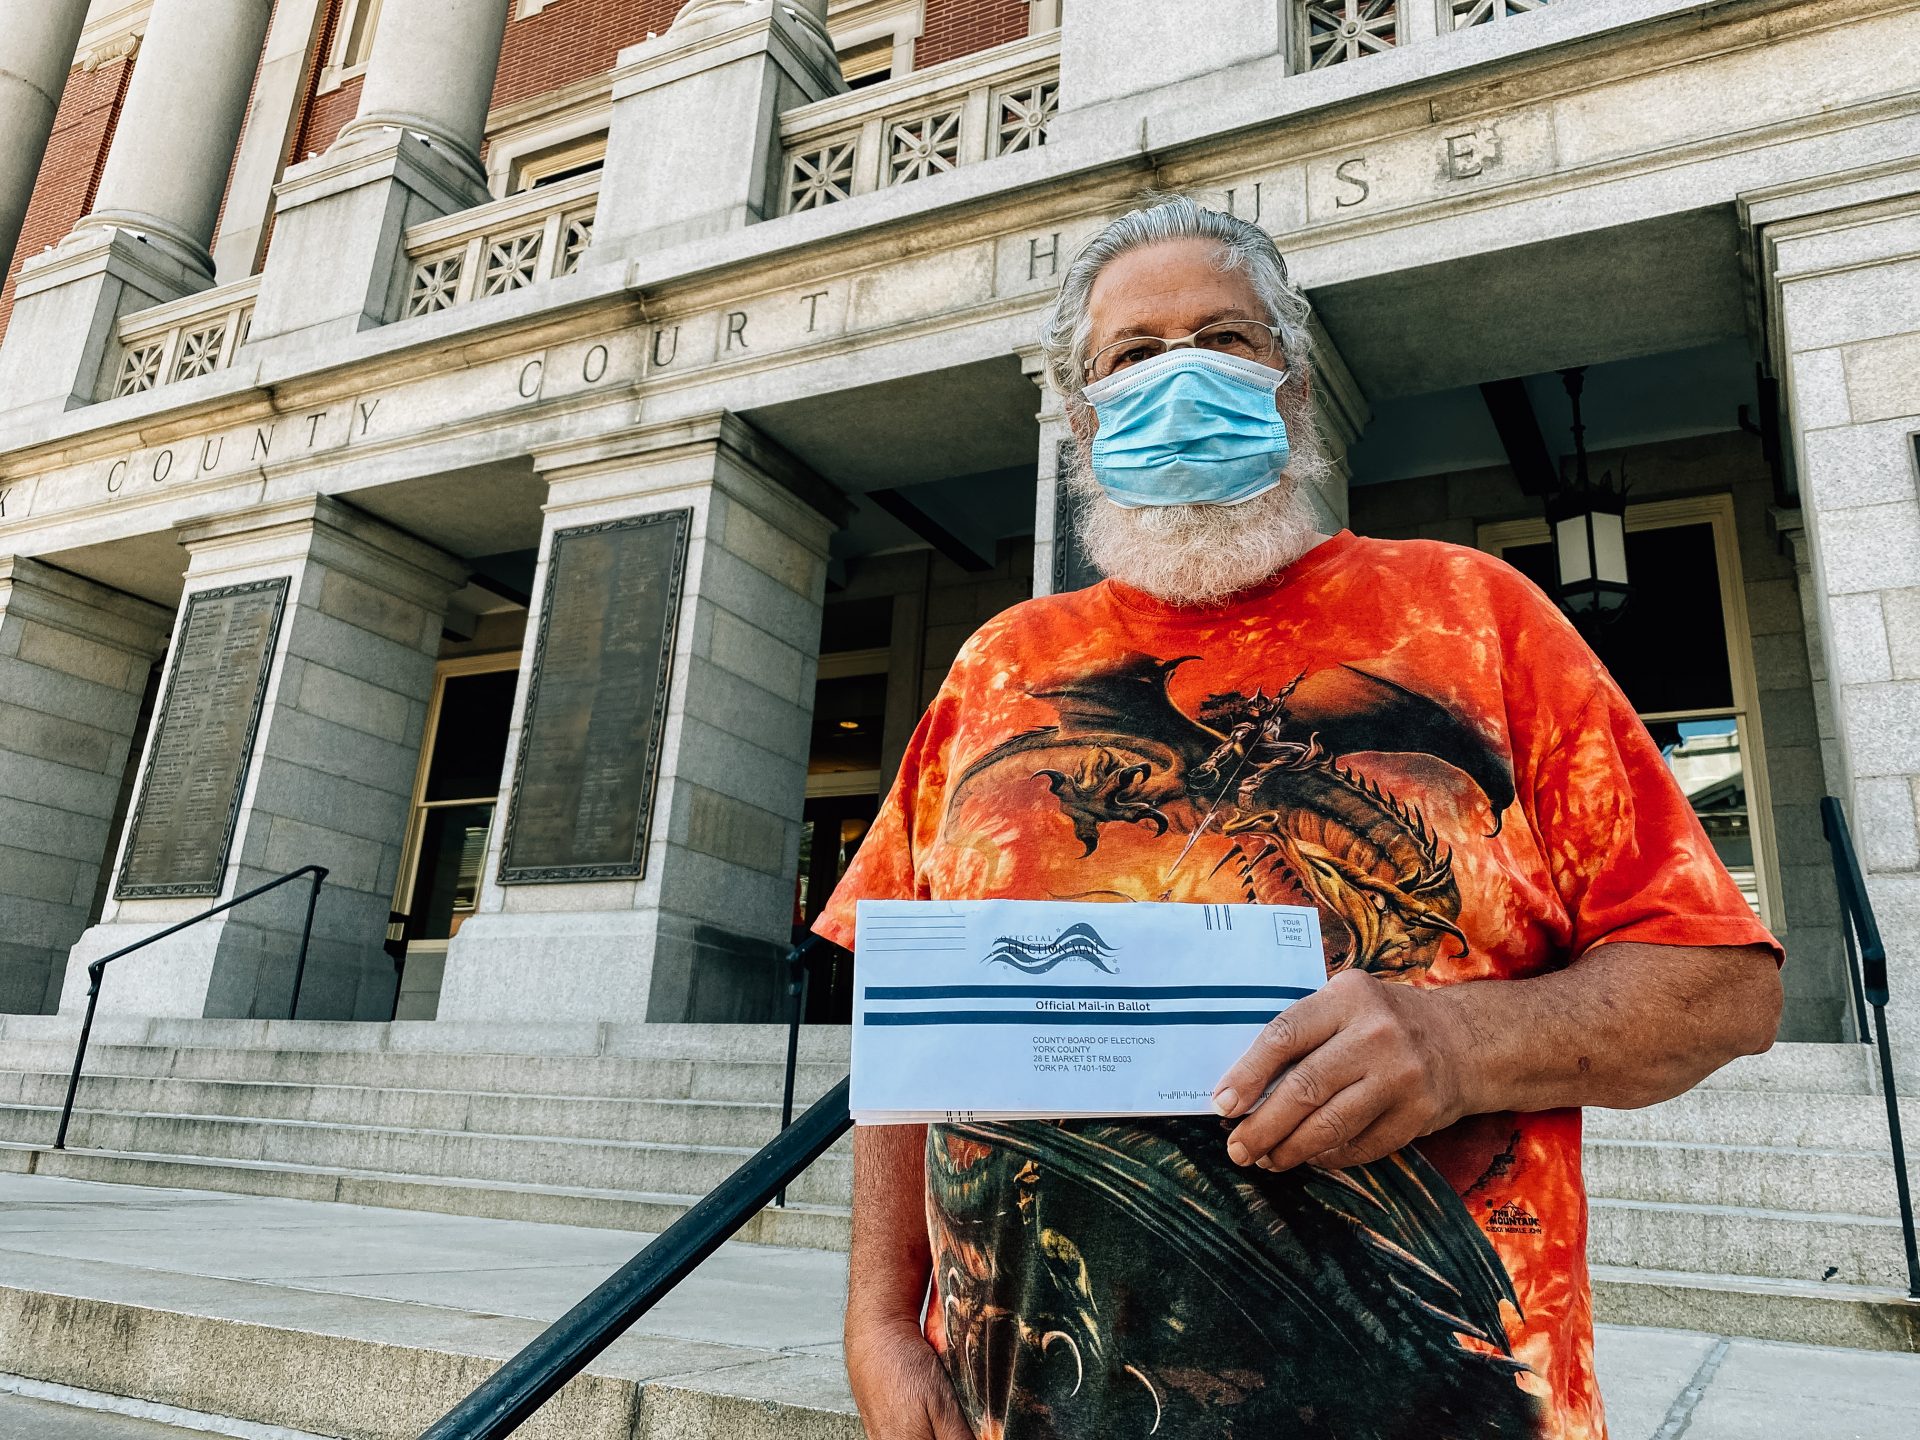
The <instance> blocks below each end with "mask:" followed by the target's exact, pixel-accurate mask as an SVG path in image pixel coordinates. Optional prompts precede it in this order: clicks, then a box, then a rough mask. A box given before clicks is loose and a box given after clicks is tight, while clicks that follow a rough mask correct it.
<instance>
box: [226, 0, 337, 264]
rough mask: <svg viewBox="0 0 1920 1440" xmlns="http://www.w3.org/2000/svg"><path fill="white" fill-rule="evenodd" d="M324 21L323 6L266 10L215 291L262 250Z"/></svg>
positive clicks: (282, 3)
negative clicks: (269, 20)
mask: <svg viewBox="0 0 1920 1440" xmlns="http://www.w3.org/2000/svg"><path fill="white" fill-rule="evenodd" d="M326 15H327V5H326V0H279V4H278V5H277V6H275V8H274V12H273V26H272V28H271V29H269V30H268V31H267V43H266V49H265V50H263V51H262V52H261V55H260V73H259V75H258V77H257V78H256V79H255V81H254V86H253V103H252V105H251V106H249V107H248V110H247V128H246V131H245V133H244V134H243V135H242V136H241V137H240V149H239V153H238V154H236V155H235V156H234V159H233V176H232V178H231V179H230V180H229V181H228V182H227V200H226V206H225V208H224V209H223V210H222V211H221V213H220V233H219V235H218V236H217V237H216V238H215V240H214V242H213V265H214V272H215V274H216V276H217V277H218V279H219V282H220V283H221V284H222V285H226V284H230V283H232V282H233V281H235V280H244V279H246V278H247V277H248V276H249V275H251V274H253V273H254V271H255V270H257V269H258V268H259V265H260V257H261V255H262V254H263V253H264V252H265V250H266V244H267V229H268V225H269V223H270V222H271V220H272V219H273V189H274V186H276V185H278V184H279V183H280V171H281V168H282V167H283V166H284V165H285V164H286V162H287V158H288V152H289V151H290V150H291V149H292V147H293V142H294V132H295V131H297V130H298V129H299V128H300V122H301V119H302V118H303V116H304V114H305V107H306V99H307V76H308V75H310V74H312V73H313V65H314V47H315V46H317V45H318V44H319V42H320V36H321V32H322V31H323V30H324V28H325V27H324V25H323V23H322V22H323V21H324V20H325V19H326Z"/></svg>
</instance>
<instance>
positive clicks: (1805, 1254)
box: [1587, 1198, 1906, 1289]
mask: <svg viewBox="0 0 1920 1440" xmlns="http://www.w3.org/2000/svg"><path fill="white" fill-rule="evenodd" d="M1587 1258H1588V1260H1589V1261H1590V1262H1591V1263H1593V1264H1595V1265H1611V1266H1624V1267H1627V1268H1629V1269H1632V1270H1635V1271H1648V1270H1670V1271H1676V1272H1679V1273H1683V1274H1689V1275H1754V1276H1760V1277H1763V1278H1766V1279H1773V1280H1791V1281H1799V1282H1803V1283H1811V1284H1818V1285H1825V1284H1839V1285H1865V1286H1870V1287H1873V1288H1876V1289H1900V1288H1904V1287H1905V1285H1906V1256H1905V1251H1904V1248H1903V1245H1902V1240H1901V1231H1900V1222H1899V1221H1898V1220H1892V1219H1888V1218H1886V1217H1884V1216H1876V1215H1848V1214H1796V1213H1793V1212H1790V1211H1781V1210H1760V1209H1750V1208H1745V1207H1735V1206H1729V1205H1686V1204H1675V1203H1671V1202H1665V1203H1656V1202H1650V1201H1645V1200H1611V1199H1601V1198H1596V1199H1594V1200H1593V1201H1592V1203H1591V1205H1590V1207H1589V1210H1588V1239H1587Z"/></svg>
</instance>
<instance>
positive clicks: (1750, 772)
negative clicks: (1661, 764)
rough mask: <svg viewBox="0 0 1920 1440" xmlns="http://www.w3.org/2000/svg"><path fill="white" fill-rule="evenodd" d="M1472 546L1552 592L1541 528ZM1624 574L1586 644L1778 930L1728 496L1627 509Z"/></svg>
mask: <svg viewBox="0 0 1920 1440" xmlns="http://www.w3.org/2000/svg"><path fill="white" fill-rule="evenodd" d="M1480 548H1481V549H1483V550H1490V551H1492V552H1493V553H1494V554H1496V555H1499V556H1500V557H1501V558H1502V559H1504V560H1506V561H1507V563H1509V564H1510V565H1512V566H1514V567H1515V568H1516V569H1518V570H1519V571H1520V572H1521V573H1522V574H1524V575H1526V576H1527V577H1528V578H1529V579H1531V580H1532V581H1534V583H1536V584H1538V585H1539V586H1540V587H1541V588H1542V589H1544V590H1546V591H1547V593H1549V594H1552V593H1553V589H1554V584H1555V573H1554V562H1553V547H1552V545H1551V543H1550V542H1549V540H1548V538H1547V526H1546V522H1545V521H1543V520H1522V521H1514V522H1510V523H1506V524H1499V525H1483V526H1481V527H1480ZM1627 573H1628V576H1629V578H1630V583H1631V584H1632V586H1633V593H1632V597H1631V599H1630V600H1629V601H1628V603H1627V607H1626V609H1625V610H1624V611H1622V612H1621V614H1620V616H1619V618H1618V619H1616V620H1614V621H1613V622H1612V623H1611V624H1610V625H1608V626H1607V627H1606V628H1604V629H1602V630H1600V631H1599V632H1598V633H1597V635H1590V636H1589V637H1588V639H1589V642H1590V643H1591V644H1592V645H1593V648H1594V651H1595V653H1596V654H1598V655H1599V657H1600V659H1601V660H1602V661H1603V662H1605V664H1606V666H1607V669H1608V670H1609V671H1610V672H1611V673H1612V675H1613V678H1614V679H1615V681H1617V682H1618V683H1619V686H1620V688H1621V689H1622V690H1623V691H1625V692H1626V696H1627V699H1628V700H1629V701H1630V702H1632V704H1633V708H1634V711H1635V713H1637V714H1638V715H1639V717H1640V719H1641V721H1642V722H1643V723H1644V724H1645V725H1646V727H1647V730H1648V732H1649V733H1651V734H1652V736H1653V738H1654V742H1655V743H1656V744H1658V745H1659V747H1660V753H1661V754H1662V755H1663V756H1665V757H1666V761H1667V765H1668V768H1670V769H1671V770H1672V771H1673V775H1674V779H1675V780H1677V781H1678V782H1679V784H1680V788H1681V790H1682V791H1684V792H1685V794H1686V796H1687V798H1688V800H1689V801H1691V802H1692V805H1693V811H1694V814H1695V815H1697V816H1698V817H1699V819H1700V823H1701V826H1702V827H1703V828H1704V829H1705V830H1706V832H1707V838H1708V839H1710V840H1711V841H1712V842H1713V846H1714V849H1715V850H1716V851H1717V852H1718V853H1719V855H1720V859H1721V862H1722V863H1723V864H1724V865H1725V866H1726V867H1727V870H1728V872H1729V873H1730V874H1732V876H1733V878H1734V880H1735V882H1736V883H1737V884H1738V885H1739V886H1740V889H1741V891H1742V893H1744V894H1745V895H1746V897H1747V901H1748V903H1749V904H1751V905H1752V906H1753V908H1754V912H1755V913H1756V914H1757V915H1759V916H1760V918H1761V920H1762V921H1763V922H1766V923H1768V924H1775V923H1777V922H1778V918H1779V917H1778V913H1777V912H1778V904H1779V902H1778V896H1779V893H1780V881H1779V872H1778V863H1779V862H1778V860H1777V859H1776V858H1775V856H1774V854H1773V825H1772V814H1771V808H1770V806H1769V804H1768V800H1767V781H1766V756H1765V751H1764V748H1763V740H1762V737H1761V734H1760V708H1759V695H1758V688H1757V686H1756V684H1755V681H1754V675H1753V665H1752V659H1751V656H1752V646H1751V642H1750V639H1749V636H1748V633H1747V612H1746V601H1745V593H1744V590H1743V588H1742V585H1741V580H1740V558H1739V550H1738V545H1737V541H1736V539H1735V536H1734V528H1733V501H1732V499H1731V497H1729V496H1725V495H1715V496H1705V497H1701V498H1698V499H1687V500H1666V501H1658V502H1654V503H1651V504H1645V505H1630V506H1628V507H1627Z"/></svg>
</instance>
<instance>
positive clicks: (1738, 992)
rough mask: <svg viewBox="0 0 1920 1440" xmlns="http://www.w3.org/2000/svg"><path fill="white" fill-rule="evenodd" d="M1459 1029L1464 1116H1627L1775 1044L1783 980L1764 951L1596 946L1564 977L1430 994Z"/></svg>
mask: <svg viewBox="0 0 1920 1440" xmlns="http://www.w3.org/2000/svg"><path fill="white" fill-rule="evenodd" d="M1427 993H1428V994H1429V995H1430V996H1431V997H1432V998H1433V999H1434V1000H1435V1001H1436V1002H1438V1003H1440V1004H1441V1005H1443V1006H1445V1007H1447V1008H1448V1009H1450V1010H1451V1011H1452V1013H1453V1015H1454V1016H1455V1018H1456V1019H1457V1020H1459V1021H1460V1023H1461V1024H1462V1026H1463V1027H1464V1029H1465V1031H1466V1033H1467V1036H1468V1040H1467V1044H1468V1053H1469V1055H1470V1057H1471V1059H1470V1063H1468V1064H1467V1065H1465V1066H1463V1067H1462V1070H1461V1073H1462V1086H1463V1094H1462V1095H1461V1097H1460V1098H1461V1108H1462V1111H1463V1113H1466V1114H1476V1113H1483V1112H1489V1111H1498V1110H1552V1109H1558V1108H1561V1107H1563V1106H1576V1105H1604V1106H1612V1107H1615V1108H1619V1109H1631V1108H1634V1107H1637V1106H1641V1105H1652V1104H1655V1103H1657V1102H1659V1101H1661V1100H1667V1099H1671V1098H1672V1097H1673V1096H1675V1095H1678V1094H1680V1093H1681V1092H1682V1091H1684V1090H1687V1089H1689V1088H1691V1087H1692V1086H1694V1085H1696V1084H1698V1083H1699V1082H1700V1081H1701V1080H1703V1079H1705V1078H1706V1077H1707V1076H1708V1075H1710V1074H1711V1073H1712V1072H1713V1071H1715V1070H1717V1069H1719V1068H1720V1067H1721V1066H1722V1065H1724V1064H1726V1063H1727V1062H1728V1061H1729V1060H1732V1059H1734V1058H1735V1057H1736V1056H1740V1055H1751V1054H1757V1053H1759V1052H1760V1051H1763V1050H1765V1049H1766V1048H1767V1047H1768V1046H1769V1045H1770V1044H1772V1043H1773V1036H1774V1031H1775V1029H1776V1028H1777V1026H1778V1025H1779V1022H1780V1001H1781V991H1780V977H1779V972H1778V970H1777V968H1776V967H1775V965H1774V963H1773V960H1772V957H1771V956H1769V955H1768V954H1767V953H1766V951H1765V950H1764V949H1763V948H1762V947H1760V946H1746V947H1740V948H1722V947H1699V948H1695V947H1678V946H1670V945H1636V944H1620V945H1601V946H1597V947H1596V948H1594V949H1592V950H1590V951H1588V952H1587V953H1586V954H1585V955H1583V956H1581V957H1580V959H1579V960H1577V961H1575V962H1574V963H1573V964H1571V965H1569V966H1568V967H1567V968H1566V969H1564V970H1559V971H1556V972H1554V973H1552V974H1549V975H1539V976H1535V977H1532V978H1530V979H1526V980H1487V981H1478V982H1475V983H1473V984H1469V985H1454V986H1448V987H1445V988H1443V989H1438V990H1432V991H1429V992H1427Z"/></svg>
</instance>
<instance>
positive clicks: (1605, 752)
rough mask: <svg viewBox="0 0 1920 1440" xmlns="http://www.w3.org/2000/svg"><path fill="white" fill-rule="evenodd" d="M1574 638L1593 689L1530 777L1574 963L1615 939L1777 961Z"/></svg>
mask: <svg viewBox="0 0 1920 1440" xmlns="http://www.w3.org/2000/svg"><path fill="white" fill-rule="evenodd" d="M1554 618H1555V619H1556V620H1557V619H1558V618H1559V617H1558V616H1555V617H1554ZM1561 623H1564V622H1561ZM1567 634H1568V638H1569V639H1571V640H1572V642H1573V643H1574V644H1575V645H1577V646H1579V649H1580V651H1582V652H1584V653H1585V654H1586V656H1587V659H1586V665H1587V667H1588V673H1589V674H1591V676H1592V677H1593V690H1592V693H1591V695H1590V698H1589V699H1588V700H1587V702H1586V704H1585V706H1584V707H1582V708H1579V709H1578V710H1577V712H1576V713H1575V715H1574V717H1573V718H1572V720H1571V722H1570V723H1568V724H1566V725H1565V726H1564V727H1562V728H1560V730H1559V738H1558V741H1557V743H1555V744H1554V745H1553V746H1552V748H1551V749H1550V750H1549V751H1548V752H1547V753H1546V754H1545V755H1544V756H1543V757H1542V758H1541V759H1540V761H1539V762H1538V763H1537V764H1536V766H1535V767H1534V778H1533V787H1532V798H1533V816H1534V826H1535V829H1536V831H1537V832H1538V834H1539V836H1540V840H1541V844H1542V847H1543V849H1544V851H1545V854H1546V859H1547V864H1548V868H1549V870H1550V871H1551V874H1552V877H1553V884H1554V888H1555V890H1556V891H1558V893H1559V896H1560V899H1561V901H1562V903H1563V904H1564V905H1565V906H1566V910H1567V915H1568V918H1569V920H1570V922H1571V927H1572V939H1571V944H1570V947H1569V951H1570V953H1571V954H1572V955H1574V956H1578V955H1581V954H1583V953H1585V952H1586V951H1588V950H1590V949H1592V948H1593V947H1594V946H1596V945H1604V944H1612V943H1617V942H1620V941H1637V942H1639V943H1641V944H1647V945H1703V946H1704V945H1765V946H1767V947H1769V948H1770V949H1771V950H1772V951H1773V955H1774V959H1775V961H1776V963H1777V962H1778V961H1780V960H1781V959H1783V958H1784V952H1783V951H1782V949H1781V947H1780V943H1779V942H1778V941H1777V940H1775V939H1774V937H1773V936H1772V935H1771V934H1769V933H1768V932H1767V929H1766V927H1765V926H1763V925H1761V923H1760V922H1759V920H1758V919H1757V918H1755V916H1754V913H1753V909H1752V907H1751V906H1749V905H1748V903H1747V901H1746V897H1745V896H1743V895H1742V894H1741V893H1740V890H1739V887H1738V886H1736V885H1735V884H1734V882H1733V877H1732V876H1730V875H1729V874H1728V873H1727V869H1726V867H1725V866H1724V865H1723V864H1722V863H1721V861H1720V857H1719V855H1718V854H1716V853H1715V851H1714V848H1713V844H1712V842H1711V841H1709V840H1708V839H1707V835H1706V832H1705V831H1704V830H1703V829H1702V828H1701V826H1700V821H1699V819H1698V818H1697V817H1696V816H1695V815H1694V813H1693V807H1692V806H1691V805H1690V804H1689V803H1688V802H1687V798H1686V796H1685V795H1684V794H1683V793H1682V792H1681V790H1680V787H1679V785H1678V784H1677V783H1676V781H1675V780H1674V777H1673V772H1672V771H1671V770H1669V769H1668V768H1667V764H1666V761H1665V760H1664V759H1663V758H1662V756H1661V754H1660V750H1659V747H1658V746H1656V745H1655V744H1654V741H1653V737H1652V736H1651V735H1649V734H1648V733H1647V729H1646V726H1644V725H1643V724H1641V723H1640V719H1639V717H1638V716H1636V715H1635V714H1634V713H1633V708H1632V706H1631V704H1630V703H1629V702H1628V700H1627V697H1626V696H1625V695H1624V694H1622V693H1621V691H1620V688H1619V687H1618V686H1617V685H1616V684H1614V682H1613V680H1612V678H1611V677H1610V676H1609V675H1608V674H1607V673H1606V671H1605V669H1604V668H1603V667H1602V666H1601V665H1600V664H1599V662H1598V661H1597V660H1594V659H1593V658H1592V656H1591V652H1590V651H1587V650H1586V647H1585V645H1584V644H1581V642H1580V641H1579V640H1578V637H1577V636H1575V635H1574V634H1573V632H1572V630H1571V627H1568V632H1567ZM1572 658H1573V657H1569V659H1572ZM1576 673H1577V672H1576Z"/></svg>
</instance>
